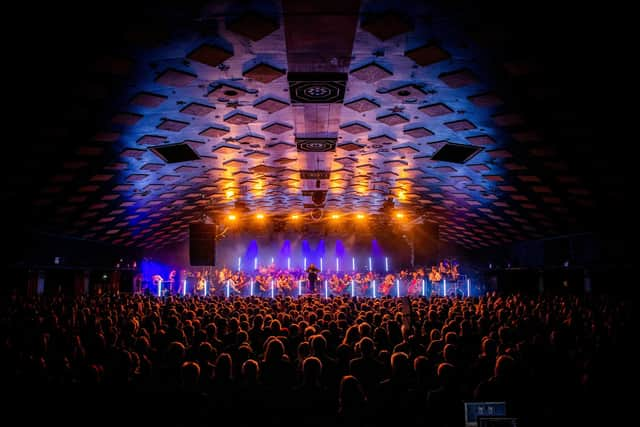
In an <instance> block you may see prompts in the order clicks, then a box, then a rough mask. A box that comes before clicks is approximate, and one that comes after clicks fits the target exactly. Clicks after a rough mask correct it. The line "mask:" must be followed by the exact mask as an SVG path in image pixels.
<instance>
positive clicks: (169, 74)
mask: <svg viewBox="0 0 640 427" xmlns="http://www.w3.org/2000/svg"><path fill="white" fill-rule="evenodd" d="M196 77H197V76H196V75H195V74H191V73H187V72H185V71H180V70H176V69H173V68H169V69H167V70H165V71H164V72H163V73H161V74H160V75H159V76H158V77H157V78H156V82H157V83H160V84H162V85H165V86H173V87H184V86H188V85H189V84H191V82H193V81H194V80H195V79H196Z"/></svg>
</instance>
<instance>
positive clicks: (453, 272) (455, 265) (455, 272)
mask: <svg viewBox="0 0 640 427" xmlns="http://www.w3.org/2000/svg"><path fill="white" fill-rule="evenodd" d="M458 268H459V266H458V263H457V262H454V263H453V265H452V267H451V280H454V281H456V280H458V278H459V277H460V271H459V270H458Z"/></svg>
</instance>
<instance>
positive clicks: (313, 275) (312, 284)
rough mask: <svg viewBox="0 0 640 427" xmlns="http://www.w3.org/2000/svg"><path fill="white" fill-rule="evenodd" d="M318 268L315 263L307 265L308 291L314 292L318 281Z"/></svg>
mask: <svg viewBox="0 0 640 427" xmlns="http://www.w3.org/2000/svg"><path fill="white" fill-rule="evenodd" d="M318 271H319V270H318V269H317V268H316V266H315V265H313V264H311V265H309V268H307V273H308V274H307V279H308V280H309V291H310V292H311V293H312V294H313V293H315V292H316V282H317V281H318Z"/></svg>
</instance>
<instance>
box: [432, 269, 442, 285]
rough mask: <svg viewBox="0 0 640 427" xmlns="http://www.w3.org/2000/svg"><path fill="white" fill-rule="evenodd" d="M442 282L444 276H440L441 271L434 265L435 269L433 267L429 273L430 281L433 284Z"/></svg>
mask: <svg viewBox="0 0 640 427" xmlns="http://www.w3.org/2000/svg"><path fill="white" fill-rule="evenodd" d="M441 280H442V274H440V271H439V270H438V269H437V268H436V266H435V265H434V266H433V267H431V272H429V281H430V282H432V283H433V282H439V281H441Z"/></svg>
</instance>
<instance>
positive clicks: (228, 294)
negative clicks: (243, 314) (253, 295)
mask: <svg viewBox="0 0 640 427" xmlns="http://www.w3.org/2000/svg"><path fill="white" fill-rule="evenodd" d="M230 280H231V279H228V280H227V298H229V291H230V289H229V288H230V286H229V281H230Z"/></svg>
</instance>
